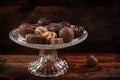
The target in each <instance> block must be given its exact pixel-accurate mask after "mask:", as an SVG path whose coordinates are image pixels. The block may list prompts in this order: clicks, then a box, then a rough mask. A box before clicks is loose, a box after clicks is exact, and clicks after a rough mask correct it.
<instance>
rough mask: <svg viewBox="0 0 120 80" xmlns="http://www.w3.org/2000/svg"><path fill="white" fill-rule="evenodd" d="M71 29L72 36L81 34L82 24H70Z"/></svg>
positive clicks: (75, 36)
mask: <svg viewBox="0 0 120 80" xmlns="http://www.w3.org/2000/svg"><path fill="white" fill-rule="evenodd" d="M71 29H72V31H73V32H74V38H77V37H80V36H82V34H83V30H84V28H83V27H82V26H78V25H71Z"/></svg>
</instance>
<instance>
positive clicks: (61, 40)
mask: <svg viewBox="0 0 120 80" xmlns="http://www.w3.org/2000/svg"><path fill="white" fill-rule="evenodd" d="M50 43H51V44H63V38H53V39H51V41H50Z"/></svg>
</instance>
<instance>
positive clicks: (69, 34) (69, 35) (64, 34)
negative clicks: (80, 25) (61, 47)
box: [59, 27, 74, 43]
mask: <svg viewBox="0 0 120 80" xmlns="http://www.w3.org/2000/svg"><path fill="white" fill-rule="evenodd" d="M59 37H61V38H63V41H64V42H65V43H67V42H70V41H71V40H72V39H73V38H74V32H73V31H72V30H71V29H70V28H68V27H64V28H62V29H61V30H60V31H59Z"/></svg>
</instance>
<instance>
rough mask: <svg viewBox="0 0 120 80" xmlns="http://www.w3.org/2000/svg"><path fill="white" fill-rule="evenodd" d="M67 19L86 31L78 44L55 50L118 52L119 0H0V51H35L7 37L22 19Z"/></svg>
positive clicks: (27, 20) (32, 21)
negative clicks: (85, 37)
mask: <svg viewBox="0 0 120 80" xmlns="http://www.w3.org/2000/svg"><path fill="white" fill-rule="evenodd" d="M41 16H42V17H43V16H46V17H48V18H52V19H54V20H59V21H62V20H64V21H68V22H70V23H71V24H78V25H82V26H83V27H85V29H86V30H87V31H88V33H89V36H88V38H87V39H86V40H85V41H84V42H83V43H81V44H78V45H76V46H72V47H69V48H65V49H62V50H59V51H65V52H71V51H72V52H96V53H101V52H105V53H109V52H110V53H119V52H120V0H0V54H2V53H4V54H5V53H16V52H17V53H36V52H38V50H35V49H31V48H26V47H24V46H20V45H18V44H16V43H14V42H13V41H11V40H10V39H9V32H10V31H11V30H12V29H14V28H16V27H18V26H19V25H20V24H21V23H23V22H29V23H36V22H37V20H38V19H39V18H40V17H41Z"/></svg>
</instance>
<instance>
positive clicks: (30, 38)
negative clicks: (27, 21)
mask: <svg viewBox="0 0 120 80" xmlns="http://www.w3.org/2000/svg"><path fill="white" fill-rule="evenodd" d="M25 39H26V42H28V43H34V44H43V43H44V38H43V37H41V36H40V35H38V34H27V35H26V36H25Z"/></svg>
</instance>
